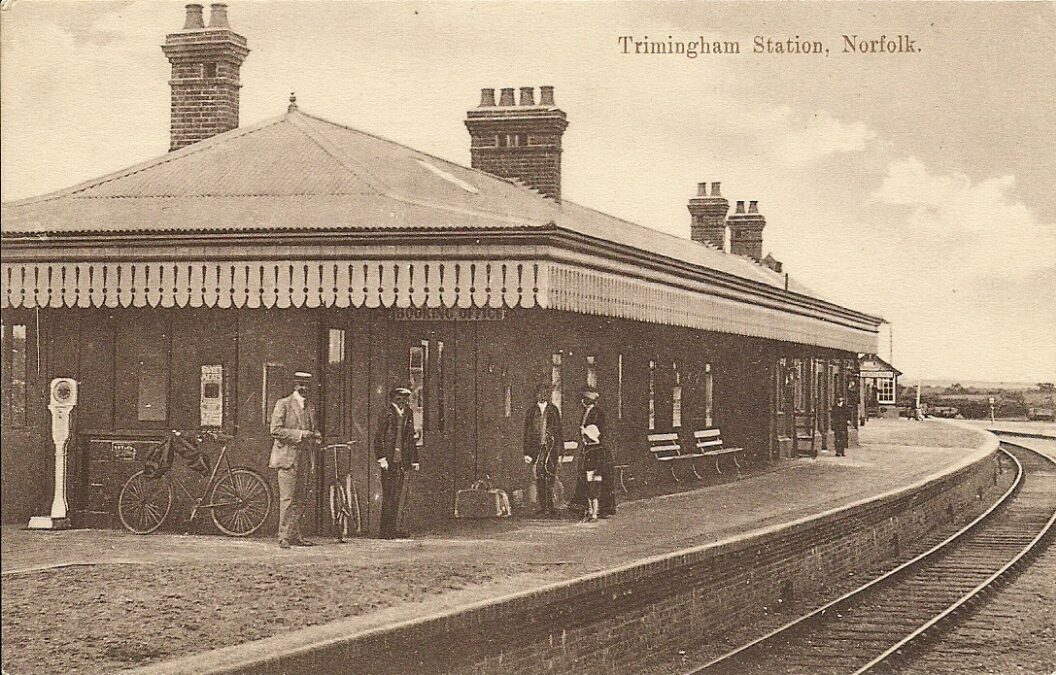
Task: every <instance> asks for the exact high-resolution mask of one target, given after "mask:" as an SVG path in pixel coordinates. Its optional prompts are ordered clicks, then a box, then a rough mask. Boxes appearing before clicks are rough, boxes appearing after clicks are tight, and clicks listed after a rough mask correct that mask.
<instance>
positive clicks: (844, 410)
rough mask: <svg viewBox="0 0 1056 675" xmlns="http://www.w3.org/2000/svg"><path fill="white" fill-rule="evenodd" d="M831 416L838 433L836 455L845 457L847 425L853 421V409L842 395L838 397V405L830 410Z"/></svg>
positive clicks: (834, 430) (833, 428) (833, 426)
mask: <svg viewBox="0 0 1056 675" xmlns="http://www.w3.org/2000/svg"><path fill="white" fill-rule="evenodd" d="M829 417H830V419H831V420H832V430H833V432H834V433H835V434H836V456H837V457H843V456H844V455H845V454H846V452H847V425H848V424H850V423H851V409H850V408H849V407H847V402H846V401H845V400H844V398H843V397H842V396H837V397H836V405H834V406H832V409H831V410H829Z"/></svg>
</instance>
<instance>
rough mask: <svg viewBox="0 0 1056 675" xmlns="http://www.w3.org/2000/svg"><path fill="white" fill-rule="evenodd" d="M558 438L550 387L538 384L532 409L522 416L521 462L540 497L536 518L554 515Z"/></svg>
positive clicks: (558, 414) (557, 412) (558, 424)
mask: <svg viewBox="0 0 1056 675" xmlns="http://www.w3.org/2000/svg"><path fill="white" fill-rule="evenodd" d="M560 438H561V411H560V410H558V409H557V406H556V405H554V404H553V403H551V402H550V387H549V386H547V385H545V384H540V385H539V386H538V387H536V388H535V405H532V406H529V407H528V413H527V414H526V415H525V416H524V461H525V462H526V463H528V464H532V469H533V471H534V472H535V486H536V493H537V494H538V495H539V513H538V515H540V516H543V517H546V518H550V517H552V516H554V515H556V511H555V510H554V479H555V478H556V477H557V458H558V455H559V454H560V448H561V440H560Z"/></svg>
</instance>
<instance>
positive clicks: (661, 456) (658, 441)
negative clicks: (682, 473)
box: [646, 433, 704, 483]
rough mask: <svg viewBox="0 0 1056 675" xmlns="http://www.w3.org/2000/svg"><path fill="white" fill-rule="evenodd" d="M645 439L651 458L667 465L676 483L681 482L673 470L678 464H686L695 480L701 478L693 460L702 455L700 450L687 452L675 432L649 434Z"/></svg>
mask: <svg viewBox="0 0 1056 675" xmlns="http://www.w3.org/2000/svg"><path fill="white" fill-rule="evenodd" d="M646 439H647V440H648V441H649V452H651V453H653V458H654V459H656V461H658V462H660V463H661V464H664V465H666V466H667V468H668V470H669V471H670V472H671V477H672V478H674V479H675V482H676V483H681V482H682V479H681V478H679V477H678V471H676V470H675V467H676V466H678V465H685V464H688V465H689V468H690V470H691V471H692V472H693V475H694V476H696V477H697V480H700V479H702V478H703V476H701V475H700V474H699V473H698V472H697V467H696V465H695V464H694V460H696V459H699V458H701V457H703V456H704V455H703V454H701V453H700V452H687V451H686V450H685V449H684V448H683V447H682V442H681V441H680V440H679V438H678V434H677V433H669V434H649V435H648V436H646Z"/></svg>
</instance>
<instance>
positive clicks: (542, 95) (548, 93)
mask: <svg viewBox="0 0 1056 675" xmlns="http://www.w3.org/2000/svg"><path fill="white" fill-rule="evenodd" d="M539 105H556V104H555V103H554V88H553V87H539Z"/></svg>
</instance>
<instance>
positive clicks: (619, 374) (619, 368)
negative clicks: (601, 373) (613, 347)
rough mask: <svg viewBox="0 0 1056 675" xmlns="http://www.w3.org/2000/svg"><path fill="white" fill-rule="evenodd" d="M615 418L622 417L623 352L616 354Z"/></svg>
mask: <svg viewBox="0 0 1056 675" xmlns="http://www.w3.org/2000/svg"><path fill="white" fill-rule="evenodd" d="M616 418H617V419H621V420H622V419H623V354H617V355H616Z"/></svg>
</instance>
